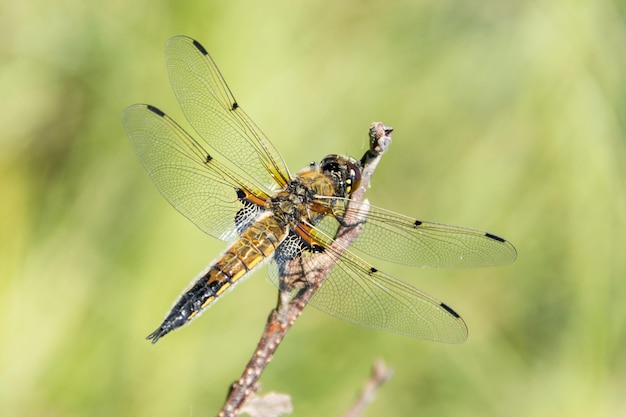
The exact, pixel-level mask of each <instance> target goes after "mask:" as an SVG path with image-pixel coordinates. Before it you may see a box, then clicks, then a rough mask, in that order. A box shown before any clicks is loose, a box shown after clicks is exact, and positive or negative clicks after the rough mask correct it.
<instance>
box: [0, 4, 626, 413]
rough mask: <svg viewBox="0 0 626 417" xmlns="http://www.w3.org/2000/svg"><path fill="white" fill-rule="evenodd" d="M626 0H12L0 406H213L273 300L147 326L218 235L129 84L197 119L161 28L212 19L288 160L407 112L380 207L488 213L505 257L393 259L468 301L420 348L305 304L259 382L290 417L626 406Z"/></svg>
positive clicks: (453, 217) (455, 219)
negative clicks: (177, 188) (148, 166)
mask: <svg viewBox="0 0 626 417" xmlns="http://www.w3.org/2000/svg"><path fill="white" fill-rule="evenodd" d="M625 21H626V5H625V4H624V2H623V1H609V0H597V1H571V2H549V1H544V2H540V1H519V2H512V1H491V2H490V1H475V2H459V1H447V0H444V1H422V2H419V1H400V2H382V1H379V2H375V1H345V2H320V1H315V2H312V1H305V2H297V3H296V2H289V1H281V2H270V3H261V2H245V1H231V2H209V1H196V2H174V1H171V2H155V1H145V0H138V1H134V2H122V1H112V2H110V3H109V2H79V1H68V0H58V1H55V2H49V1H48V2H46V1H42V0H38V1H31V2H16V1H14V2H4V3H3V4H2V6H0V34H1V35H2V42H1V43H0V60H1V67H0V91H1V92H2V93H1V97H2V98H1V100H0V126H2V133H1V134H0V146H1V148H0V195H1V197H0V198H1V200H2V203H1V204H0V274H1V276H0V335H1V336H0V340H1V341H0V414H1V415H2V416H27V417H28V416H51V417H57V416H134V417H140V416H181V415H182V416H184V415H188V416H199V415H202V416H204V415H214V414H216V412H217V411H218V410H219V408H220V406H221V404H222V401H223V399H224V397H225V394H226V391H227V389H228V386H229V384H230V383H231V382H232V381H234V380H235V379H236V378H238V377H239V375H240V372H241V371H242V369H243V366H244V364H245V362H246V361H247V359H248V358H249V356H250V354H251V353H252V351H253V349H254V348H255V346H256V340H257V338H258V336H259V334H260V332H261V329H262V327H263V325H264V323H265V319H266V316H267V313H268V311H269V310H270V308H271V307H272V306H273V305H274V303H275V300H276V290H275V289H274V288H273V287H272V286H271V285H269V284H268V283H267V282H266V280H265V279H264V276H265V275H266V273H265V271H264V270H262V271H260V272H257V273H256V274H255V276H253V277H252V278H251V279H249V280H248V281H246V283H245V284H242V285H241V286H239V287H238V288H237V290H236V291H234V292H233V293H231V294H229V295H228V296H227V297H225V298H224V299H223V300H222V301H221V302H219V303H217V305H216V306H214V307H213V308H211V309H210V310H209V311H208V312H207V313H206V314H204V315H203V317H202V318H201V319H199V320H198V321H196V322H194V323H193V325H192V326H189V327H188V328H185V329H184V330H181V331H179V332H176V333H175V334H173V335H171V336H168V337H166V338H165V339H163V340H162V341H161V342H159V343H158V344H157V345H155V346H152V345H150V343H148V342H147V341H146V340H144V337H145V336H146V335H147V334H148V333H149V332H150V331H152V330H153V329H154V328H155V327H156V326H157V325H158V324H159V323H160V320H161V319H162V317H163V316H164V314H165V313H166V311H167V309H168V308H169V307H170V304H171V303H172V302H173V301H174V299H175V298H176V297H177V295H178V293H179V291H180V290H181V289H183V288H184V287H185V286H186V285H187V283H188V282H189V281H190V280H191V279H192V278H193V277H194V276H195V275H196V273H197V272H198V271H200V270H201V269H202V268H203V267H204V266H205V265H206V264H207V263H208V262H210V261H211V260H212V259H213V258H214V257H215V256H216V255H217V254H218V253H219V252H220V251H221V250H222V249H223V248H224V244H223V243H222V242H219V241H217V240H215V239H212V238H210V237H208V236H206V235H204V234H203V233H202V232H200V231H199V230H198V229H196V228H195V226H194V225H193V224H191V223H190V222H189V221H187V220H186V219H185V218H183V217H182V216H181V215H179V214H178V213H177V212H176V211H175V210H174V209H172V208H171V207H170V206H169V205H168V203H167V202H166V201H165V200H164V199H163V198H162V197H161V196H160V195H159V193H158V191H157V190H156V188H155V187H154V186H153V184H152V183H151V181H150V179H149V178H148V176H147V175H146V174H145V172H144V171H143V169H142V167H141V165H140V163H139V161H138V160H137V159H136V158H135V156H134V154H133V151H132V149H131V147H130V144H129V142H128V140H127V138H126V137H125V134H124V132H123V130H122V126H121V123H120V113H121V111H122V110H123V109H124V108H125V107H126V106H127V105H129V104H132V103H136V102H146V103H151V104H154V105H157V106H159V107H160V108H162V109H163V110H164V111H166V112H168V113H169V114H170V115H172V116H173V117H174V118H175V119H177V120H179V121H181V122H182V121H184V119H183V117H182V116H181V112H180V110H179V108H178V105H177V103H176V100H175V98H174V96H173V93H172V92H171V90H170V87H169V81H168V78H167V73H166V68H165V63H164V58H163V45H164V43H165V41H166V40H167V39H168V38H169V37H171V36H173V35H176V34H186V35H189V36H192V37H194V38H196V39H198V40H199V41H200V42H201V43H203V45H204V46H205V47H206V48H207V49H208V50H209V51H210V52H211V54H212V55H213V57H214V59H215V60H216V62H217V63H218V65H219V66H220V68H221V70H222V73H223V74H224V76H225V78H226V79H227V80H228V82H229V84H230V86H231V88H232V89H233V91H234V93H235V96H236V97H237V99H238V101H239V103H240V104H242V106H243V107H244V108H245V109H246V111H247V112H248V113H249V114H250V115H251V117H252V118H253V119H254V120H255V121H256V122H257V123H258V124H259V126H260V127H261V128H262V129H263V130H264V131H265V133H266V134H267V135H268V136H269V137H270V138H271V139H272V141H273V142H274V143H275V145H276V147H277V148H278V149H279V150H280V151H281V152H282V153H283V155H284V157H285V160H286V161H287V163H288V164H289V166H290V167H291V169H292V170H293V171H295V170H298V169H299V168H300V167H303V166H305V165H306V164H307V163H308V162H310V161H311V160H319V159H321V158H322V157H323V156H324V155H326V154H328V153H349V154H352V155H354V156H360V155H362V153H363V151H364V150H365V148H366V146H367V136H366V134H367V130H368V127H369V124H370V122H372V121H383V122H385V123H386V124H388V125H391V126H393V127H394V128H395V132H394V143H393V145H392V146H391V148H390V151H389V152H388V153H387V155H386V156H385V157H384V159H383V161H382V164H381V165H380V166H379V168H378V170H377V172H376V175H375V178H374V180H373V184H372V188H371V190H370V192H369V197H370V199H371V202H372V203H373V204H376V205H379V206H383V207H386V208H388V209H391V210H394V211H398V212H401V213H405V214H408V215H411V216H415V217H418V218H420V219H424V220H431V221H439V222H445V223H452V224H458V225H464V226H468V227H476V228H480V229H485V230H488V231H490V232H493V233H497V234H500V235H502V236H504V237H506V238H507V239H509V240H511V241H512V242H513V243H514V244H515V245H516V247H517V249H518V251H519V258H518V260H517V261H516V262H515V263H514V264H512V265H511V266H507V267H501V268H487V269H477V270H459V271H445V270H417V271H416V270H411V269H408V268H402V267H396V266H393V265H390V266H386V269H387V270H388V271H389V272H391V273H393V274H394V275H397V276H399V277H401V278H402V279H405V280H407V281H408V282H410V283H412V284H413V285H415V286H417V287H419V288H422V289H424V290H426V291H427V292H429V293H431V294H433V295H435V296H437V297H439V298H441V299H443V300H445V301H446V302H447V303H449V304H450V305H451V306H453V307H454V308H455V309H457V310H458V311H459V312H460V313H461V314H462V315H463V317H464V318H465V320H466V321H467V323H468V326H469V329H470V337H469V340H468V342H467V343H465V344H464V345H459V346H448V345H443V344H437V343H431V342H424V341H420V340H414V339H408V338H403V337H400V336H396V335H392V334H386V333H382V332H377V331H374V330H370V329H366V328H359V327H356V326H352V325H350V324H347V323H343V322H340V321H338V320H335V319H333V318H330V317H327V316H325V315H323V314H322V313H319V312H318V311H315V310H314V309H307V310H306V311H305V314H304V315H303V316H302V317H301V319H300V320H299V321H298V322H297V323H296V325H295V327H294V328H293V329H292V331H291V332H290V334H289V335H288V337H287V339H286V340H285V342H284V343H283V345H282V346H281V347H280V348H279V350H278V352H277V355H276V357H275V358H274V361H273V362H272V363H271V365H270V366H269V368H268V369H267V371H266V373H265V374H264V376H263V378H262V382H263V384H264V387H265V390H277V391H282V392H287V393H290V394H291V395H292V396H293V402H294V406H295V413H296V415H298V416H325V415H341V414H342V413H343V412H345V411H346V410H347V409H348V408H349V407H350V404H351V403H352V402H353V400H354V398H355V397H356V394H357V392H358V391H359V390H360V388H361V385H362V383H363V381H364V380H365V378H366V377H367V375H368V373H369V370H370V367H371V365H372V363H373V361H374V359H375V358H377V357H382V358H384V359H385V360H386V361H387V363H388V364H389V365H390V366H391V367H393V368H395V369H396V373H395V376H394V378H393V379H392V380H391V381H390V382H389V383H388V384H387V385H385V386H384V387H383V388H382V389H381V390H380V392H379V394H378V397H377V399H376V401H375V402H374V403H373V404H372V405H371V406H370V407H369V408H368V409H367V412H366V415H368V416H378V415H388V416H413V415H437V416H546V415H551V416H585V417H588V416H618V415H626V397H625V396H624V393H625V392H626V357H625V348H626V319H625V318H626V302H625V301H624V300H625V298H626V277H625V273H626V254H625V253H624V252H625V249H626V245H625V240H626V239H625V235H626V227H625V220H626V217H625V209H626V205H625V202H626V201H625V197H626V192H625V191H626V188H625V184H624V178H625V176H624V174H625V171H626V164H625V162H626V158H625V157H626V152H625V151H626V149H625V147H626V141H625V139H626V134H625V132H626V125H625V123H626V76H625V74H626V70H625V69H626V29H625V28H626V25H625Z"/></svg>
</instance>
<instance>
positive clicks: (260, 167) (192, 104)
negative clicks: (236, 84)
mask: <svg viewBox="0 0 626 417" xmlns="http://www.w3.org/2000/svg"><path fill="white" fill-rule="evenodd" d="M165 60H166V62H167V68H168V71H169V74H170V82H171V84H172V88H173V89H174V93H175V94H176V97H177V98H178V101H179V103H180V106H181V108H182V109H183V113H185V116H186V117H187V120H189V123H191V126H193V128H194V129H195V130H196V131H197V132H198V134H199V135H200V136H201V137H202V138H203V139H204V140H205V141H206V142H207V144H208V145H209V146H210V147H211V148H213V149H214V150H215V151H217V153H219V154H221V155H222V156H223V157H224V158H226V159H227V160H228V161H229V162H230V163H231V164H232V165H231V168H232V169H233V170H234V171H236V172H238V173H239V174H240V176H241V177H243V178H248V179H249V180H250V181H252V182H256V181H258V182H260V183H261V184H262V185H263V186H265V187H266V188H268V189H270V190H272V189H275V188H276V186H277V185H278V186H280V187H284V186H285V185H286V184H287V182H288V181H289V178H290V175H289V171H288V169H287V166H286V165H285V163H284V161H283V160H282V158H281V156H280V154H279V153H278V151H277V150H276V149H275V148H274V146H273V145H272V144H271V143H270V141H269V140H268V139H267V138H266V137H265V135H264V134H263V132H261V130H260V129H259V128H258V127H257V126H256V125H255V124H254V122H253V121H252V120H251V119H250V118H249V117H248V116H247V115H246V113H245V112H244V111H243V109H242V108H241V107H239V105H238V104H237V101H236V100H235V98H234V97H233V95H232V93H231V92H230V89H229V88H228V85H226V82H225V81H224V79H223V78H222V75H221V74H220V71H219V69H218V68H217V66H216V65H215V63H214V62H213V60H212V59H211V56H210V55H209V54H208V53H207V51H206V50H205V49H204V47H202V45H200V43H198V42H197V41H195V40H193V39H191V38H188V37H185V36H176V37H173V38H171V39H170V40H168V41H167V44H166V45H165Z"/></svg>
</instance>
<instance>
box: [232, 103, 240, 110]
mask: <svg viewBox="0 0 626 417" xmlns="http://www.w3.org/2000/svg"><path fill="white" fill-rule="evenodd" d="M238 108H239V104H238V103H237V102H236V101H233V105H232V106H230V109H231V110H237V109H238Z"/></svg>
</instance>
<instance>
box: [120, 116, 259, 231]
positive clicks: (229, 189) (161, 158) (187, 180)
mask: <svg viewBox="0 0 626 417" xmlns="http://www.w3.org/2000/svg"><path fill="white" fill-rule="evenodd" d="M122 124H123V125H124V129H125V130H126V133H127V135H128V137H129V139H130V142H131V144H132V146H133V148H134V149H135V153H136V154H137V157H138V158H139V160H140V161H141V163H142V164H143V166H144V167H145V168H146V170H147V171H148V174H150V177H151V178H152V180H153V181H154V183H155V184H156V186H157V188H158V189H159V191H160V192H161V194H163V196H164V197H165V198H166V199H167V200H168V201H169V202H170V204H172V206H174V207H175V208H176V209H177V210H178V211H180V212H181V213H182V214H183V215H184V216H185V217H187V218H188V219H189V220H191V221H192V222H193V223H195V224H196V226H198V227H199V228H200V229H201V230H203V231H204V232H206V233H208V234H210V235H212V236H214V237H216V238H218V239H222V240H230V239H231V238H233V237H234V236H235V233H236V227H235V226H236V225H235V221H236V220H237V224H238V228H241V227H242V225H245V224H249V223H250V222H251V221H252V220H253V219H254V218H255V217H256V216H257V215H258V213H259V211H260V210H261V208H260V207H259V206H258V205H255V204H253V203H252V202H251V201H259V202H261V201H264V200H265V199H266V198H267V193H266V192H265V191H263V190H259V189H255V187H254V186H252V185H250V184H249V183H247V182H246V181H244V180H243V179H242V178H239V177H237V176H236V174H235V173H233V172H232V171H231V170H229V169H228V168H227V167H225V166H223V165H222V164H220V163H219V161H217V160H215V159H214V158H212V156H211V155H210V154H209V153H208V152H207V150H206V149H204V147H203V146H202V144H200V143H199V142H198V141H196V140H195V139H194V138H193V137H191V136H190V135H189V134H188V133H187V132H185V131H184V130H183V129H182V128H181V127H180V126H178V125H177V124H176V122H174V121H173V120H172V119H171V118H169V117H168V116H167V115H165V114H164V113H163V112H161V111H160V110H159V109H157V108H155V107H153V106H148V105H145V104H135V105H132V106H130V107H128V108H126V110H124V112H123V114H122Z"/></svg>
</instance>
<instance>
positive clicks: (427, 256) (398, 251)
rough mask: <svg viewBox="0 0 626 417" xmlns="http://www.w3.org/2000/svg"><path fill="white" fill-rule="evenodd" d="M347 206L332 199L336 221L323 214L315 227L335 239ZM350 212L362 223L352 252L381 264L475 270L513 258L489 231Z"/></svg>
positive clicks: (363, 209) (372, 210) (373, 210)
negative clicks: (382, 261)
mask: <svg viewBox="0 0 626 417" xmlns="http://www.w3.org/2000/svg"><path fill="white" fill-rule="evenodd" d="M348 204H349V200H347V199H334V201H333V202H332V205H333V206H334V209H333V212H334V216H335V218H333V217H332V216H327V217H326V218H325V219H324V220H323V221H322V222H320V223H319V224H317V225H316V228H317V229H319V230H321V231H322V232H323V234H325V235H327V236H335V232H336V231H337V229H338V227H339V222H340V221H341V222H343V220H342V219H343V218H344V217H345V216H346V210H347V205H348ZM351 210H355V211H356V212H357V213H358V215H357V217H358V218H364V219H365V220H364V222H363V229H362V231H361V234H360V235H359V237H358V238H357V239H356V240H355V241H354V242H353V243H352V244H351V245H350V249H352V250H357V251H360V252H363V253H365V254H367V255H370V256H373V257H375V258H378V259H383V260H385V261H389V262H394V263H398V264H403V265H409V266H414V267H424V268H473V267H481V266H495V265H504V264H508V263H511V262H513V261H514V260H515V258H516V257H517V252H516V250H515V247H513V245H512V244H511V243H510V242H508V241H506V240H505V239H503V238H501V237H499V236H496V235H494V234H491V233H487V232H482V231H480V230H473V229H467V228H464V227H459V226H449V225H446V224H440V223H431V222H425V221H421V220H417V219H415V218H411V217H407V216H403V215H401V214H397V213H394V212H392V211H388V210H385V209H382V208H379V207H374V206H369V210H368V209H367V206H366V205H365V204H361V205H360V206H359V208H356V207H354V208H352V209H351ZM337 219H339V221H338V220H337Z"/></svg>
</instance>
